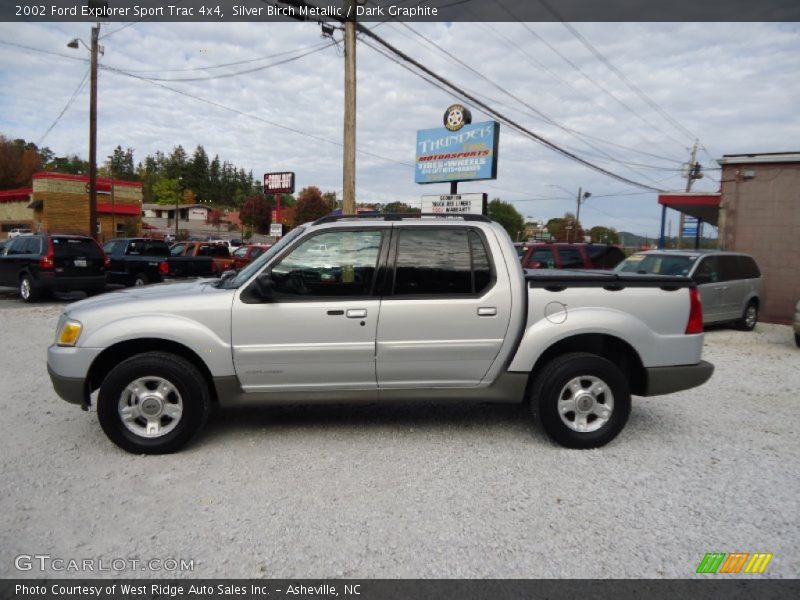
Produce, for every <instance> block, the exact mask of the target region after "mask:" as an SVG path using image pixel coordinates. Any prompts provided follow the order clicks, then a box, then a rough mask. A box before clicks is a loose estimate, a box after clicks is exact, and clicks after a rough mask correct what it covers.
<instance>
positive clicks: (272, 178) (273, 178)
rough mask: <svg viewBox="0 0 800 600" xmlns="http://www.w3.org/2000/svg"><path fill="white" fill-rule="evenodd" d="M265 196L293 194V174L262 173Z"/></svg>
mask: <svg viewBox="0 0 800 600" xmlns="http://www.w3.org/2000/svg"><path fill="white" fill-rule="evenodd" d="M264 193H265V194H293V193H294V173H264Z"/></svg>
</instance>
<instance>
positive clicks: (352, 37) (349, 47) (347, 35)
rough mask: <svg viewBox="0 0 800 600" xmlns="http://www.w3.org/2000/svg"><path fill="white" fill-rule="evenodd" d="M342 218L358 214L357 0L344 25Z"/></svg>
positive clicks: (351, 3)
mask: <svg viewBox="0 0 800 600" xmlns="http://www.w3.org/2000/svg"><path fill="white" fill-rule="evenodd" d="M342 173H343V183H342V188H343V191H342V214H343V215H354V214H356V0H347V20H346V21H345V24H344V165H343V169H342Z"/></svg>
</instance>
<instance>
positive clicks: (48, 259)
mask: <svg viewBox="0 0 800 600" xmlns="http://www.w3.org/2000/svg"><path fill="white" fill-rule="evenodd" d="M55 253H56V252H55V249H54V248H53V238H47V254H45V255H44V256H42V257H41V258H40V259H39V268H40V269H52V268H53V267H54V266H55V264H56V263H55Z"/></svg>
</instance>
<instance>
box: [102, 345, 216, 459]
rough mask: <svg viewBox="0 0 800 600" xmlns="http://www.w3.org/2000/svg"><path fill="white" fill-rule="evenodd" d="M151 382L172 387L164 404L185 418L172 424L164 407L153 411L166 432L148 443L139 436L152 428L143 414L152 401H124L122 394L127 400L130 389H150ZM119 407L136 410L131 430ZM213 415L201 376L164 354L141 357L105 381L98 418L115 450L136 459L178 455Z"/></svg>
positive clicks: (118, 368) (119, 367) (182, 361)
mask: <svg viewBox="0 0 800 600" xmlns="http://www.w3.org/2000/svg"><path fill="white" fill-rule="evenodd" d="M153 379H161V380H163V381H166V382H167V383H168V384H170V385H171V386H172V389H173V390H174V392H175V393H174V394H172V398H171V400H167V401H165V402H164V403H163V404H164V405H167V404H169V403H173V402H174V403H175V404H180V405H181V406H182V412H181V414H180V416H179V417H178V418H177V419H175V421H176V423H174V424H173V419H172V418H170V417H169V416H168V415H167V414H166V413H165V412H164V411H163V407H162V409H159V410H157V411H153V412H154V413H157V414H154V417H153V421H154V422H157V423H158V428H159V429H160V428H161V427H164V429H166V430H167V431H166V432H164V433H163V434H158V433H154V437H147V435H145V434H144V432H140V433H137V432H136V431H135V430H137V429H138V430H141V429H143V428H146V427H148V423H149V421H147V419H145V417H144V416H143V413H144V412H145V406H146V403H147V402H151V403H152V402H153V397H152V396H151V397H149V398H148V397H145V398H144V399H142V398H140V397H137V398H135V400H134V399H133V398H129V399H127V400H126V401H123V394H126V395H127V393H128V392H127V391H126V390H127V388H128V386H129V385H131V384H133V383H134V382H136V381H137V380H147V382H148V383H149V382H150V381H151V380H153ZM143 387H147V389H145V390H144V391H145V392H146V391H147V390H149V389H151V388H149V387H148V386H147V385H144V386H143ZM159 389H160V388H159ZM153 394H156V391H153ZM175 400H177V402H175ZM121 405H124V406H125V407H126V410H127V409H129V407H131V406H133V405H135V407H136V410H137V412H138V413H139V414H140V416H139V418H138V419H128V423H129V424H126V423H125V422H124V421H123V418H122V415H121V408H122V406H121ZM151 408H152V406H151ZM209 409H210V396H209V390H208V385H207V384H206V381H205V380H204V379H203V376H202V375H201V374H200V371H198V369H197V368H196V367H195V366H194V365H193V364H192V363H190V362H189V361H188V360H186V359H184V358H182V357H180V356H176V355H174V354H168V353H166V352H146V353H144V354H137V355H136V356H133V357H131V358H129V359H127V360H125V361H123V362H122V363H120V364H119V365H117V366H116V367H115V368H114V369H113V370H112V371H111V372H110V373H109V374H108V375H107V376H106V378H105V380H104V381H103V383H102V385H101V386H100V393H99V395H98V398H97V418H98V420H99V421H100V425H101V427H102V428H103V431H104V432H105V433H106V435H107V436H108V438H109V439H110V440H111V441H112V442H114V443H115V444H116V445H117V446H119V447H120V448H122V449H123V450H127V451H128V452H133V453H135V454H169V453H171V452H175V451H177V450H180V449H181V448H182V447H183V446H184V445H185V444H186V443H187V442H188V441H189V440H190V439H191V438H192V436H194V435H195V434H196V433H197V432H198V431H199V430H200V429H201V428H202V427H203V425H204V424H205V422H206V419H207V418H208V413H209Z"/></svg>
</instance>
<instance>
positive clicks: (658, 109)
mask: <svg viewBox="0 0 800 600" xmlns="http://www.w3.org/2000/svg"><path fill="white" fill-rule="evenodd" d="M539 3H540V4H541V5H542V6H544V7H545V8H546V9H547V10H548V11H550V13H552V14H553V15H554V16H555V17H556V18H557V19H558V20H559V21H561V24H562V25H563V26H564V27H565V28H566V29H567V31H569V32H570V33H571V34H572V35H573V36H574V37H575V38H576V39H577V40H578V41H579V42H581V43H582V44H583V45H584V46H585V47H586V48H587V49H588V50H589V52H591V53H592V54H594V55H595V57H596V58H597V59H598V60H600V62H602V63H603V64H604V65H605V66H606V67H608V69H609V70H610V71H612V72H613V73H614V74H615V75H616V76H617V77H619V78H620V79H621V80H622V81H623V82H624V83H625V84H626V85H627V86H628V87H629V88H630V89H631V90H633V91H634V92H635V93H636V95H637V96H639V98H641V99H642V100H643V101H644V102H645V103H646V104H647V105H648V106H650V108H652V109H653V110H655V111H656V112H657V113H658V114H660V115H661V116H662V117H664V119H665V120H666V121H668V122H669V123H670V124H671V125H672V126H673V127H675V129H677V130H679V131H681V132H682V133H684V134H685V135H687V136H689V138H691V139H696V138H697V136H696V135H695V134H694V133H692V132H691V131H689V130H688V129H687V128H686V127H684V126H683V125H682V124H681V123H679V122H678V121H677V120H676V119H674V118H673V117H672V116H671V115H670V114H669V113H668V112H667V111H666V110H664V109H663V108H661V106H659V105H658V104H657V103H656V101H655V100H653V99H652V98H650V96H648V95H647V94H645V93H644V92H643V91H642V90H641V89H640V88H639V87H638V86H637V85H636V84H634V83H633V82H632V81H631V80H630V79H628V77H627V76H626V75H625V74H624V73H623V72H622V71H620V70H619V69H618V68H617V67H616V66H615V65H614V64H613V63H612V62H611V61H610V60H609V59H608V58H606V56H605V55H603V54H602V53H601V52H600V51H599V50H598V49H597V48H595V47H594V46H593V45H592V44H591V43H589V40H587V39H586V38H585V37H584V36H583V35H581V33H580V32H579V31H578V30H577V29H575V28H574V27H573V26H572V25H571V24H569V23H567V22H566V21H565V20H564V17H562V16H561V15H560V14H559V13H558V12H557V11H556V9H555V8H553V7H552V6H551V5H550V3H548V2H547V0H539Z"/></svg>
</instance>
